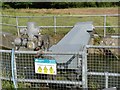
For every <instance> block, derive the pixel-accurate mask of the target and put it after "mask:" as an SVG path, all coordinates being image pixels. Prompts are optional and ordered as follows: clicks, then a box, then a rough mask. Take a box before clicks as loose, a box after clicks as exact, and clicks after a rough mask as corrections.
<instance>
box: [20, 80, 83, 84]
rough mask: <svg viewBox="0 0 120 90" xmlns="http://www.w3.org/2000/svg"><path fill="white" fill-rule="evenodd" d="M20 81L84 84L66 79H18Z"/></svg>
mask: <svg viewBox="0 0 120 90" xmlns="http://www.w3.org/2000/svg"><path fill="white" fill-rule="evenodd" d="M18 82H36V83H37V82H38V83H54V84H78V85H82V82H80V81H64V80H38V79H18Z"/></svg>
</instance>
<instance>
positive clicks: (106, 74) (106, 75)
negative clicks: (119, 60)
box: [105, 72, 108, 88]
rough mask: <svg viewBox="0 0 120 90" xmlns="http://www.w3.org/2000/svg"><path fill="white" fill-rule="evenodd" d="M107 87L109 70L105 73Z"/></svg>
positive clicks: (106, 85) (106, 86)
mask: <svg viewBox="0 0 120 90" xmlns="http://www.w3.org/2000/svg"><path fill="white" fill-rule="evenodd" d="M105 88H108V72H106V73H105Z"/></svg>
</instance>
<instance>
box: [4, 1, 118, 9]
mask: <svg viewBox="0 0 120 90" xmlns="http://www.w3.org/2000/svg"><path fill="white" fill-rule="evenodd" d="M116 6H117V7H118V6H119V3H118V2H5V3H3V8H10V7H11V8H57V9H60V8H81V7H116Z"/></svg>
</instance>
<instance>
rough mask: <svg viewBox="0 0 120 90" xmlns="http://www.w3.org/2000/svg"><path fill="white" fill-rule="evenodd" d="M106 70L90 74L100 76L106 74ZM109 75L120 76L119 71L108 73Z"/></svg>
mask: <svg viewBox="0 0 120 90" xmlns="http://www.w3.org/2000/svg"><path fill="white" fill-rule="evenodd" d="M105 73H106V72H88V75H100V76H105ZM107 75H108V76H117V77H120V74H119V73H107Z"/></svg>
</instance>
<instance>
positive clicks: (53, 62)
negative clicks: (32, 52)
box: [35, 58, 56, 64]
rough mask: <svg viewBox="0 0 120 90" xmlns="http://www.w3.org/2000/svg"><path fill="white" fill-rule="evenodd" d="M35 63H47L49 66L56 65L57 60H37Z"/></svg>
mask: <svg viewBox="0 0 120 90" xmlns="http://www.w3.org/2000/svg"><path fill="white" fill-rule="evenodd" d="M35 62H37V63H47V64H56V60H50V59H40V58H36V59H35Z"/></svg>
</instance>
